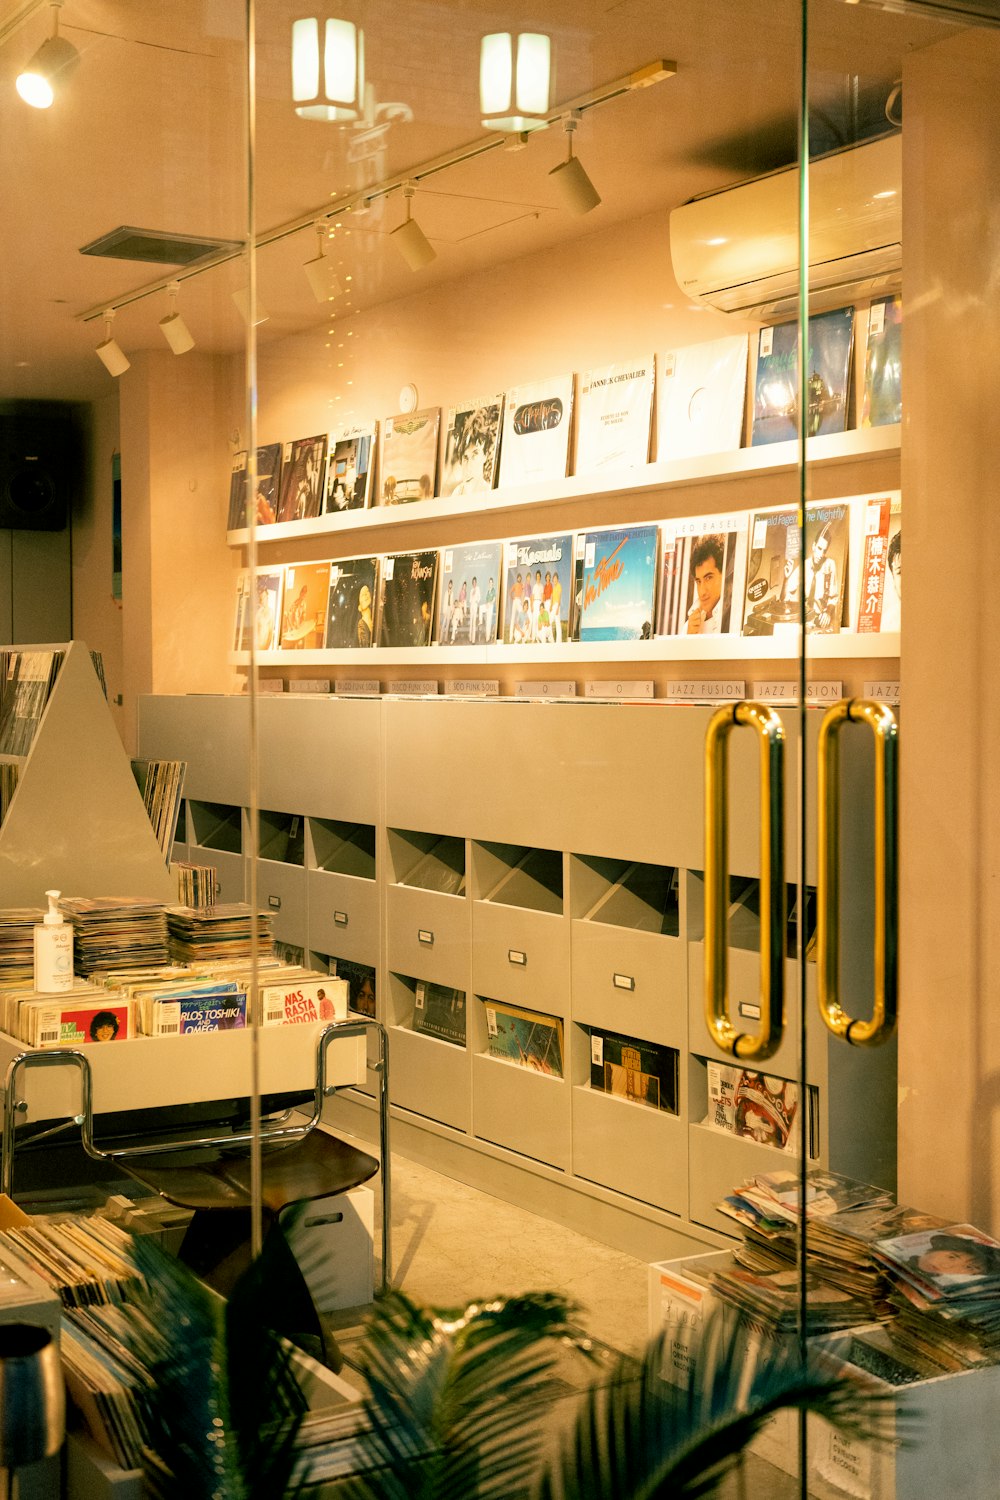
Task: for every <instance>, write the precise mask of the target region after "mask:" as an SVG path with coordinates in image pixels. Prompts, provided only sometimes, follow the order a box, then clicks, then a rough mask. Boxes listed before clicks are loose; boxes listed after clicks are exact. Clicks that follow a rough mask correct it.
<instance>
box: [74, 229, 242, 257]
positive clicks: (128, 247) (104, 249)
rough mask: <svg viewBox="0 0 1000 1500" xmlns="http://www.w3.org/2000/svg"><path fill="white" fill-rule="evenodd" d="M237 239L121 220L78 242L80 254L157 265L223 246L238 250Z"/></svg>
mask: <svg viewBox="0 0 1000 1500" xmlns="http://www.w3.org/2000/svg"><path fill="white" fill-rule="evenodd" d="M239 248H240V241H239V240H206V239H202V238H201V237H200V236H199V235H196V234H161V233H160V232H159V231H157V230H155V229H132V228H131V227H130V226H129V225H127V224H123V225H121V226H120V228H118V229H112V230H111V231H110V233H109V234H102V235H101V237H100V239H97V240H91V242H90V244H89V245H81V246H80V254H81V255H103V256H105V257H106V258H107V259H109V260H144V261H152V262H153V263H154V264H156V265H160V266H187V265H190V264H191V262H192V261H195V260H203V259H204V258H205V257H206V256H208V255H217V254H218V253H219V252H220V251H224V250H238V249H239Z"/></svg>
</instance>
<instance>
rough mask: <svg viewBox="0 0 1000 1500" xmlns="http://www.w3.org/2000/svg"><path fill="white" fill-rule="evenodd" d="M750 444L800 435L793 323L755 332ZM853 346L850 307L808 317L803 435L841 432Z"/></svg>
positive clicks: (796, 342)
mask: <svg viewBox="0 0 1000 1500" xmlns="http://www.w3.org/2000/svg"><path fill="white" fill-rule="evenodd" d="M756 344H757V367H756V373H755V378H754V412H753V433H752V436H751V443H752V445H753V446H754V447H757V446H758V445H759V444H761V443H781V442H786V441H788V440H789V439H791V438H795V437H797V436H798V409H799V330H798V324H797V323H780V324H779V325H778V326H777V327H776V328H762V329H761V330H760V333H759V334H758V335H757V341H756ZM853 345H854V309H853V307H842V308H838V309H837V311H835V312H828V313H817V314H816V315H815V317H812V318H810V319H809V370H808V392H807V399H808V410H807V420H806V436H807V437H820V436H822V435H823V434H825V433H828V432H843V431H844V430H845V429H846V427H847V399H848V389H849V383H850V372H851V350H852V348H853Z"/></svg>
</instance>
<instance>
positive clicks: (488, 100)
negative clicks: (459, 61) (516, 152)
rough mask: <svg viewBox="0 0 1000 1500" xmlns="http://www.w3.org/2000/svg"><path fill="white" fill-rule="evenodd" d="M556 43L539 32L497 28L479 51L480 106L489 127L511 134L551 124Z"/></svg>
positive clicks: (484, 125) (487, 127)
mask: <svg viewBox="0 0 1000 1500" xmlns="http://www.w3.org/2000/svg"><path fill="white" fill-rule="evenodd" d="M551 73H552V43H551V40H550V38H549V37H547V36H545V35H544V34H543V33H541V32H538V31H522V32H520V33H514V32H510V31H495V32H492V33H491V34H490V35H489V36H484V37H483V40H482V44H481V46H480V51H479V109H480V113H481V115H482V121H483V128H484V129H485V130H502V131H508V132H510V133H511V134H516V133H519V132H520V131H522V130H544V128H545V126H546V125H548V123H549V122H548V120H547V119H546V115H547V114H548V109H549V88H550V84H551Z"/></svg>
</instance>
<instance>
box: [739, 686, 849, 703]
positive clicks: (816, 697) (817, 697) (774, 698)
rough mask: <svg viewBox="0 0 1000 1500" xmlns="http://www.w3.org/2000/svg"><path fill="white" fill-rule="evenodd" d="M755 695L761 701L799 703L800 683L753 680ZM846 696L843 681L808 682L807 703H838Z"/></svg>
mask: <svg viewBox="0 0 1000 1500" xmlns="http://www.w3.org/2000/svg"><path fill="white" fill-rule="evenodd" d="M750 686H751V687H752V689H753V697H754V698H755V699H756V700H757V701H758V702H759V703H788V704H793V703H798V701H799V685H798V683H797V682H778V681H772V682H753V683H751V684H750ZM843 696H844V684H843V683H842V682H807V683H806V702H807V703H836V702H837V701H838V699H840V698H842V697H843Z"/></svg>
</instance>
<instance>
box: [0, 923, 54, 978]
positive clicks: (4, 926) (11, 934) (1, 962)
mask: <svg viewBox="0 0 1000 1500" xmlns="http://www.w3.org/2000/svg"><path fill="white" fill-rule="evenodd" d="M44 916H45V911H44V909H43V908H41V907H34V906H5V907H3V908H2V909H0V979H28V980H30V979H32V978H33V976H34V963H35V950H34V941H35V939H34V933H33V928H34V927H35V924H36V923H38V922H40V921H41V920H42V918H43V917H44Z"/></svg>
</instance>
